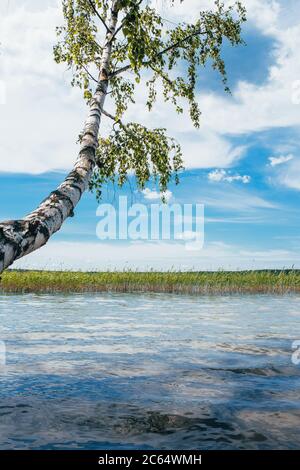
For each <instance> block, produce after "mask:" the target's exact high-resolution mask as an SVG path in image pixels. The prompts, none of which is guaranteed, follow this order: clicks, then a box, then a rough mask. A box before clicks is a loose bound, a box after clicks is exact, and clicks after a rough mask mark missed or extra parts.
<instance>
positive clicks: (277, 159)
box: [269, 154, 294, 166]
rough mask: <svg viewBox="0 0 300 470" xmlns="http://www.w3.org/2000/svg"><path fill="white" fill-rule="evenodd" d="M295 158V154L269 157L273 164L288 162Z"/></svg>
mask: <svg viewBox="0 0 300 470" xmlns="http://www.w3.org/2000/svg"><path fill="white" fill-rule="evenodd" d="M293 158H294V155H292V154H289V155H286V156H284V155H280V157H269V162H270V165H271V166H277V165H281V164H282V163H287V162H289V161H290V160H292V159H293Z"/></svg>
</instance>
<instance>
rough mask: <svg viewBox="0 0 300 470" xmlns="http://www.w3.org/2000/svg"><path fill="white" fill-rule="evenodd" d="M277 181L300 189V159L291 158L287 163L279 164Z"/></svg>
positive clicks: (291, 187)
mask: <svg viewBox="0 0 300 470" xmlns="http://www.w3.org/2000/svg"><path fill="white" fill-rule="evenodd" d="M275 180H276V181H277V183H279V184H281V185H282V186H285V187H286V188H290V189H296V190H298V191H299V190H300V160H299V158H294V159H290V160H289V162H288V163H286V164H285V165H282V166H279V168H278V171H277V173H276V176H275Z"/></svg>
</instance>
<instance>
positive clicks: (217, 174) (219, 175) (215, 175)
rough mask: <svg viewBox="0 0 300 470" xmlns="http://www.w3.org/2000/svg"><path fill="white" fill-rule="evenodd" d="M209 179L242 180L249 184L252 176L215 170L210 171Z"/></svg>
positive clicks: (231, 181) (230, 181) (229, 181)
mask: <svg viewBox="0 0 300 470" xmlns="http://www.w3.org/2000/svg"><path fill="white" fill-rule="evenodd" d="M208 179H209V180H210V181H216V182H220V181H227V182H228V183H233V182H234V181H240V182H241V183H244V184H247V183H250V181H251V177H250V176H248V175H231V174H230V173H228V172H226V171H225V170H213V171H211V172H210V173H208Z"/></svg>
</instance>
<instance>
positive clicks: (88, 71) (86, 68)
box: [82, 65, 98, 83]
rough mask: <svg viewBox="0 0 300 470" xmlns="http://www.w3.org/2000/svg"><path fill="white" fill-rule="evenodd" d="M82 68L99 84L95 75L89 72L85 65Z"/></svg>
mask: <svg viewBox="0 0 300 470" xmlns="http://www.w3.org/2000/svg"><path fill="white" fill-rule="evenodd" d="M82 67H83V68H84V70H85V71H86V73H87V74H88V76H89V77H90V79H91V80H93V81H94V82H96V83H98V80H97V79H96V78H95V77H93V75H92V74H91V73H90V72H89V71H88V69H87V67H85V65H83V66H82Z"/></svg>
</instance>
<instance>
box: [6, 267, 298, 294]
mask: <svg viewBox="0 0 300 470" xmlns="http://www.w3.org/2000/svg"><path fill="white" fill-rule="evenodd" d="M30 292H31V293H56V292H65V293H87V292H155V293H176V294H202V295H205V294H212V295H218V294H238V293H240V294H243V293H245V294H268V293H269V294H286V293H293V292H300V270H294V269H289V270H287V269H283V270H260V271H214V272H208V271H202V272H199V271H198V272H196V271H191V272H177V271H168V272H157V271H148V272H139V271H131V270H127V271H105V272H79V271H78V272H75V271H74V272H73V271H27V270H9V271H6V272H4V273H3V274H2V277H1V282H0V293H2V294H4V293H30Z"/></svg>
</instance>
